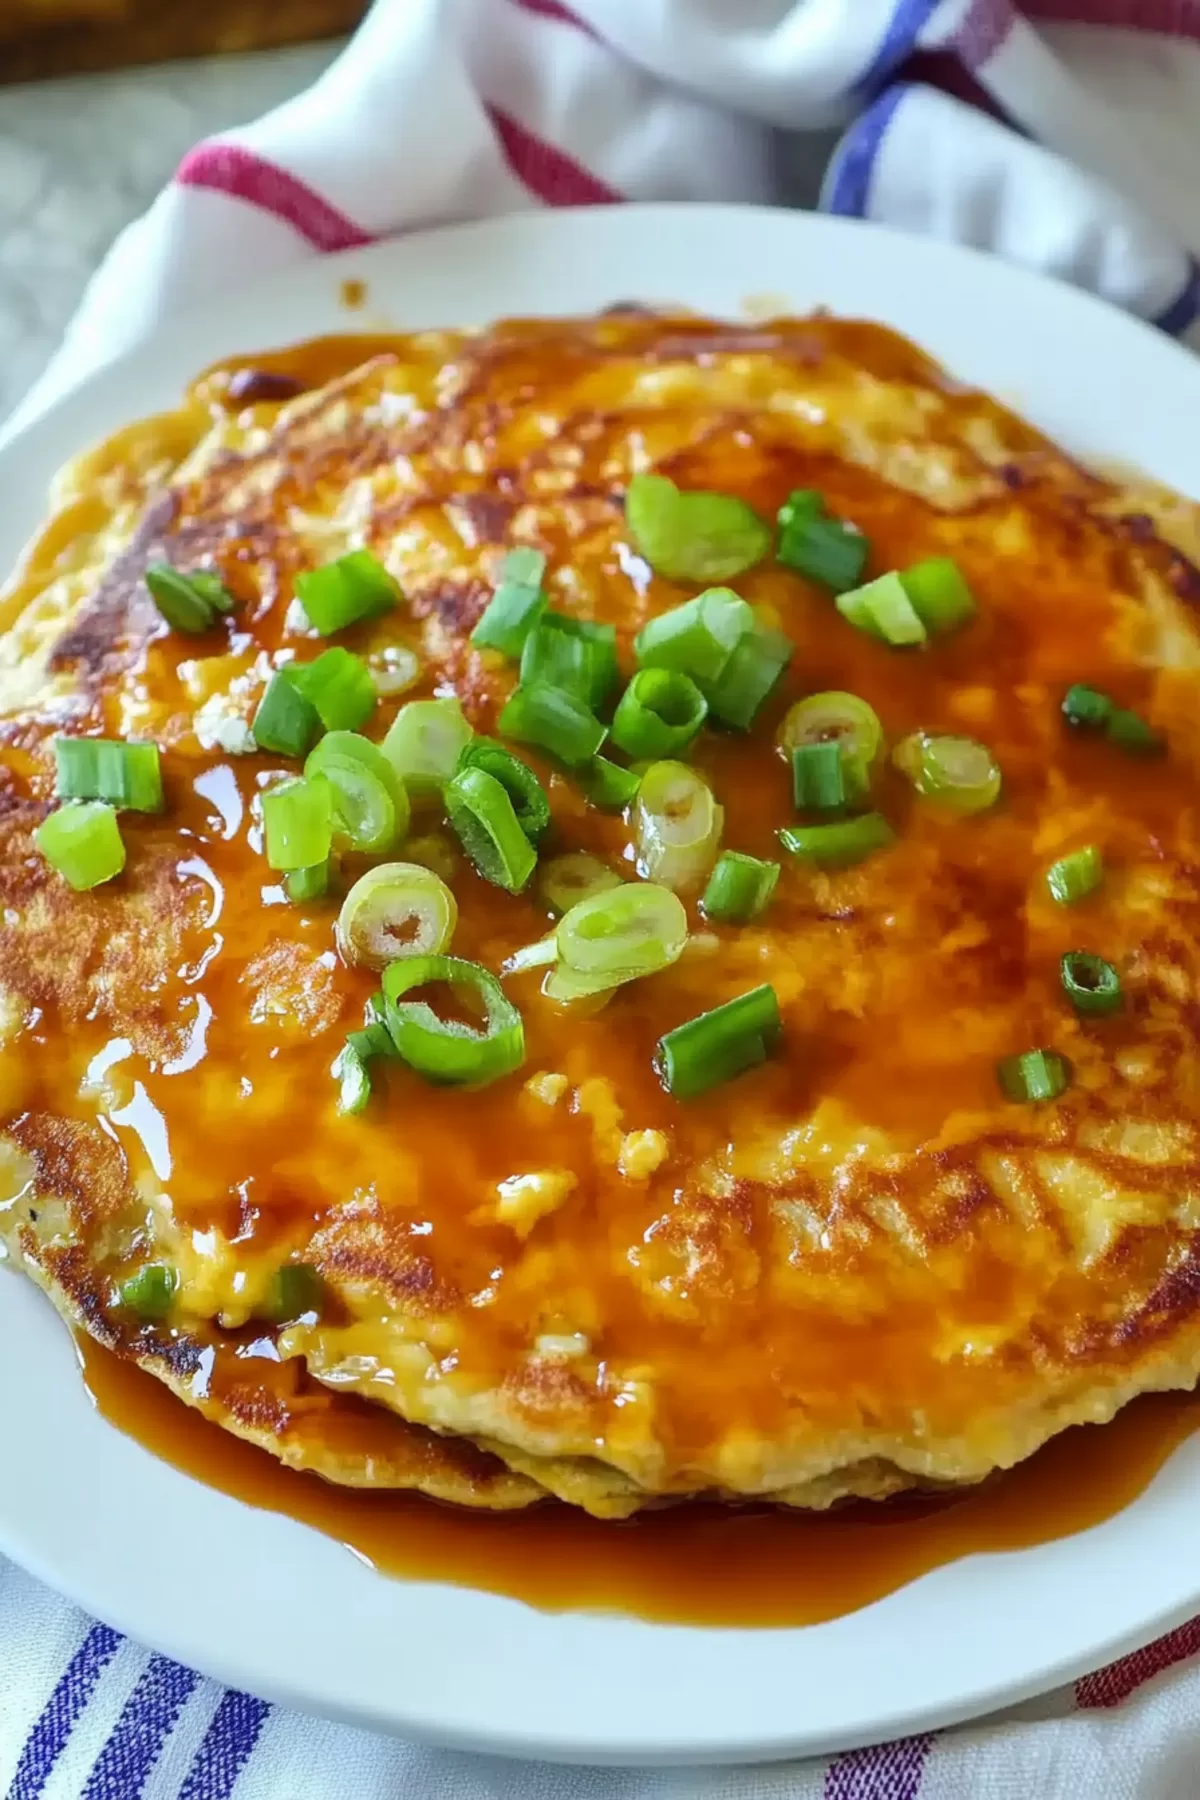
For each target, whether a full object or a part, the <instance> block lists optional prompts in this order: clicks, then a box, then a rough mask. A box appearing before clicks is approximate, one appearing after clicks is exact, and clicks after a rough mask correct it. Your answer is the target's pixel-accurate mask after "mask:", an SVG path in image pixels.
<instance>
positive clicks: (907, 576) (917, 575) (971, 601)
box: [900, 556, 977, 637]
mask: <svg viewBox="0 0 1200 1800" xmlns="http://www.w3.org/2000/svg"><path fill="white" fill-rule="evenodd" d="M900 579H901V581H902V582H903V583H904V591H905V593H906V594H907V595H908V597H909V599H910V600H911V601H912V604H913V610H914V612H915V613H916V614H917V617H918V618H919V619H920V621H921V623H922V624H923V625H924V626H925V627H926V629H927V630H928V631H931V632H932V633H933V635H934V636H935V637H937V636H939V635H940V634H941V633H942V632H946V631H954V630H955V629H956V627H957V626H959V625H965V624H966V622H967V620H968V619H973V618H974V617H975V613H976V611H977V608H976V605H975V597H974V595H973V594H972V592H971V590H970V588H969V587H968V586H967V584H966V580H965V579H964V577H963V573H962V570H961V569H960V568H959V566H958V564H957V563H956V562H955V561H954V560H953V558H952V557H949V556H927V557H926V558H925V560H924V561H923V562H916V563H913V564H912V566H911V567H910V568H907V569H904V570H902V571H901V575H900Z"/></svg>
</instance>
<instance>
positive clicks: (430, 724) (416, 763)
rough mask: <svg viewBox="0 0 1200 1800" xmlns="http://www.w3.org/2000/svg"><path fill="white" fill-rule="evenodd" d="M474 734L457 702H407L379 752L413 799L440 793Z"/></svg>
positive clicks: (394, 720) (394, 721) (393, 722)
mask: <svg viewBox="0 0 1200 1800" xmlns="http://www.w3.org/2000/svg"><path fill="white" fill-rule="evenodd" d="M474 735H475V734H474V732H473V731H472V730H471V727H470V726H469V725H468V724H467V721H466V719H465V718H464V717H463V709H462V706H461V704H460V703H459V701H457V700H454V699H450V700H410V701H409V702H408V704H407V705H406V706H402V707H401V708H400V711H399V712H398V713H397V714H396V717H395V718H394V719H393V720H392V724H391V729H390V730H389V731H388V734H387V736H386V737H385V738H384V740H383V743H382V745H381V746H380V748H381V749H382V751H383V754H384V755H385V756H386V757H387V759H388V761H389V762H390V763H391V765H392V767H393V769H394V770H395V771H396V773H397V775H399V776H400V777H401V779H402V780H403V782H404V785H405V787H406V788H407V789H408V791H409V793H410V794H412V796H413V798H414V799H428V798H431V797H433V796H435V795H438V794H440V793H441V791H442V789H443V788H444V787H445V785H446V783H447V782H448V781H449V779H450V777H451V776H452V775H453V773H454V771H455V769H456V768H457V767H458V759H459V757H460V756H461V755H462V753H463V750H464V749H465V748H466V746H467V745H468V744H469V743H470V741H471V739H472V737H473V736H474Z"/></svg>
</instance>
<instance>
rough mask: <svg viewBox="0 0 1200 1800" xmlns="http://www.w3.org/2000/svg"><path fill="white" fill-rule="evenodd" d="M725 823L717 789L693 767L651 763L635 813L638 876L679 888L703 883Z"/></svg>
mask: <svg viewBox="0 0 1200 1800" xmlns="http://www.w3.org/2000/svg"><path fill="white" fill-rule="evenodd" d="M724 822H725V814H724V811H723V810H722V808H721V807H719V806H718V805H717V803H716V801H715V800H714V798H713V793H712V789H711V788H710V787H709V785H708V783H707V782H706V781H704V780H702V779H701V777H700V776H699V775H697V773H696V771H695V770H694V769H689V768H688V766H687V764H686V763H680V762H656V763H651V765H650V767H649V768H648V769H647V770H646V773H645V774H644V775H643V777H642V782H641V786H640V787H639V788H638V796H637V804H636V812H635V836H636V840H637V853H638V873H639V875H641V876H643V877H644V878H645V879H646V880H647V881H661V882H664V883H665V884H666V886H667V887H669V888H674V889H675V890H676V891H677V892H683V891H685V890H687V889H688V888H698V887H700V886H701V885H702V883H703V882H704V879H705V877H706V876H707V874H708V872H709V870H710V869H711V868H712V866H713V863H714V862H715V861H716V856H717V847H718V845H719V844H720V841H721V827H722V825H723V824H724Z"/></svg>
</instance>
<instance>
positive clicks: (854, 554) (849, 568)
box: [776, 495, 871, 594]
mask: <svg viewBox="0 0 1200 1800" xmlns="http://www.w3.org/2000/svg"><path fill="white" fill-rule="evenodd" d="M796 498H797V496H795V495H793V499H796ZM788 505H789V506H790V505H791V503H790V502H789V503H788ZM785 513H788V507H783V508H781V510H780V516H779V523H780V532H779V549H778V551H777V552H776V554H777V556H778V558H779V561H780V562H781V563H782V564H783V566H784V567H785V568H787V569H794V570H795V571H796V573H797V574H798V575H804V576H806V577H807V578H808V580H809V581H819V582H820V583H821V585H822V587H827V588H830V589H832V591H833V592H834V593H835V594H842V593H845V591H846V589H847V588H852V587H854V586H855V584H856V583H857V582H859V581H861V580H862V576H863V570H864V569H865V568H866V566H867V557H868V555H869V554H870V549H871V547H870V545H869V544H868V542H867V540H866V538H865V537H864V536H863V535H862V533H861V532H860V531H855V529H854V527H853V526H852V525H847V524H844V523H843V521H842V520H841V519H829V518H825V517H824V516H823V515H822V514H821V513H820V512H818V511H817V510H816V509H815V508H812V507H805V508H803V509H801V508H798V507H792V509H791V512H790V514H789V516H788V517H787V521H786V523H785V521H784V515H785Z"/></svg>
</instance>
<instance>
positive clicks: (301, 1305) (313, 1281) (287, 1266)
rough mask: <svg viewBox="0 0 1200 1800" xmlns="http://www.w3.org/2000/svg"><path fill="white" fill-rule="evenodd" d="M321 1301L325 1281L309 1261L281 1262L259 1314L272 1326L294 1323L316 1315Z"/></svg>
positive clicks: (323, 1300)
mask: <svg viewBox="0 0 1200 1800" xmlns="http://www.w3.org/2000/svg"><path fill="white" fill-rule="evenodd" d="M324 1302H325V1283H324V1282H323V1281H322V1280H321V1277H320V1275H318V1273H317V1271H316V1270H315V1269H314V1268H313V1267H312V1265H311V1263H284V1265H283V1267H282V1268H281V1269H276V1271H275V1273H274V1275H272V1277H271V1282H270V1286H269V1287H268V1289H267V1292H266V1296H265V1298H264V1300H263V1303H262V1307H261V1309H260V1317H262V1318H264V1319H268V1320H270V1322H271V1324H272V1325H294V1324H295V1323H296V1321H297V1319H307V1318H308V1317H310V1316H312V1317H316V1316H318V1315H319V1314H320V1311H321V1308H322V1306H323V1305H324Z"/></svg>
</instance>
